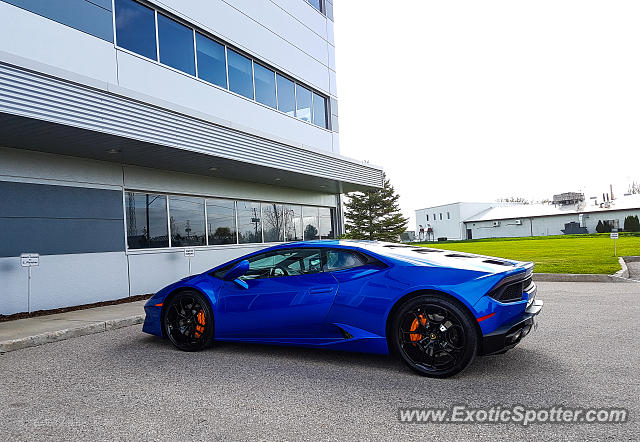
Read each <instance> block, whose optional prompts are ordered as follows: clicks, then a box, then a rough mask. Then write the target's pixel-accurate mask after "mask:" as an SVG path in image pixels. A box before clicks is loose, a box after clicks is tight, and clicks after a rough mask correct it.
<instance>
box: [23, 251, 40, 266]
mask: <svg viewBox="0 0 640 442" xmlns="http://www.w3.org/2000/svg"><path fill="white" fill-rule="evenodd" d="M20 265H22V267H33V266H39V265H40V255H39V254H37V253H23V254H21V255H20Z"/></svg>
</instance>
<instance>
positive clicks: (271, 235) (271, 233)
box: [262, 203, 284, 242]
mask: <svg viewBox="0 0 640 442" xmlns="http://www.w3.org/2000/svg"><path fill="white" fill-rule="evenodd" d="M262 217H263V219H264V242H278V241H282V240H283V238H284V215H283V213H282V204H276V203H263V204H262Z"/></svg>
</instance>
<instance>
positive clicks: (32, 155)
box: [0, 147, 337, 314]
mask: <svg viewBox="0 0 640 442" xmlns="http://www.w3.org/2000/svg"><path fill="white" fill-rule="evenodd" d="M16 186H18V187H21V189H19V191H15V189H14V190H13V191H11V192H9V191H8V189H10V188H12V187H16ZM34 186H35V187H34ZM38 186H42V187H38ZM53 187H56V188H57V189H56V190H60V189H59V188H64V191H63V192H55V193H56V194H57V196H55V198H58V199H59V201H62V203H61V206H65V207H67V208H66V209H64V210H66V211H65V214H66V215H65V216H67V217H69V218H72V217H76V218H81V217H82V216H81V215H82V213H81V212H77V211H76V210H77V209H79V208H80V206H79V204H85V203H86V205H87V210H88V212H91V211H93V212H95V211H96V210H97V211H98V212H99V211H100V210H102V209H104V208H102V209H101V208H99V207H98V208H96V207H90V205H91V204H92V203H91V202H90V201H85V203H82V201H81V200H82V199H83V198H84V197H85V196H86V195H91V194H93V195H102V194H103V192H108V193H107V194H106V195H110V193H109V192H114V191H117V193H118V194H119V195H121V196H120V198H121V201H122V192H123V190H124V189H127V190H143V191H144V190H146V191H151V192H154V191H155V192H163V193H176V194H185V195H196V196H204V197H206V196H211V197H216V196H217V197H226V198H238V199H248V200H257V201H275V202H284V203H296V204H309V205H320V206H327V207H335V205H336V201H337V199H336V197H335V195H332V194H323V193H318V192H309V191H302V190H296V189H290V188H285V187H278V186H266V185H259V184H253V183H247V182H238V181H232V180H224V179H216V178H209V177H203V176H197V175H190V174H181V173H171V172H166V171H159V170H154V169H147V168H141V167H132V166H122V165H120V164H115V163H108V162H101V161H92V160H84V159H79V158H74V157H67V156H62V155H53V154H46V153H39V152H31V151H25V150H19V149H9V148H1V147H0V201H2V204H3V206H2V207H5V208H6V207H9V205H11V207H12V209H11V212H8V211H7V210H3V211H2V213H0V216H5V217H7V216H9V215H10V216H11V217H20V216H24V215H25V214H27V212H29V213H28V215H29V217H28V218H33V217H35V218H39V219H41V220H42V222H45V221H48V220H49V221H52V222H54V223H55V222H59V220H55V219H54V218H55V216H49V217H48V216H46V215H52V214H53V215H56V214H57V215H60V213H61V212H60V210H62V209H63V208H61V207H55V210H57V212H56V213H53V212H51V213H49V212H47V210H46V207H44V206H42V208H41V210H39V211H38V210H37V205H36V204H35V202H34V201H30V200H31V199H35V197H33V195H37V192H36V193H35V194H34V192H33V189H48V190H50V189H52V188H53ZM73 189H76V190H77V192H74V191H73ZM27 190H29V191H30V192H31V193H29V192H26V191H27ZM19 193H22V194H24V195H26V196H25V199H27V201H25V203H24V207H23V209H24V210H25V211H27V212H25V213H21V212H20V208H19V207H17V206H16V204H13V203H15V201H13V200H15V198H14V197H15V196H16V195H18V194H19ZM27 193H29V195H32V197H31V198H30V197H29V195H27ZM45 193H46V192H45ZM43 195H44V193H43ZM65 195H67V196H69V195H76V196H77V195H80V197H78V198H75V197H74V198H73V199H72V200H65ZM10 199H12V201H13V202H12V203H11V204H9V202H7V201H9V200H10ZM74 200H77V201H75V202H74ZM40 203H41V204H45V205H46V201H40ZM72 209H73V210H72ZM52 210H53V209H52ZM119 210H120V211H119V212H118V213H117V217H118V220H117V223H118V225H119V231H120V232H121V235H122V236H121V237H120V238H117V242H118V243H119V244H120V250H113V251H104V250H102V249H101V248H100V247H98V246H99V245H101V244H102V242H101V241H103V239H104V238H97V239H95V240H92V239H93V236H92V235H91V230H88V231H87V232H84V233H85V234H83V235H78V237H77V238H71V239H70V240H72V241H74V240H75V241H77V242H76V243H72V244H71V245H73V246H74V247H76V248H77V249H78V250H76V252H77V251H80V249H83V250H93V253H62V252H60V251H58V252H57V253H53V251H52V250H51V248H50V247H49V243H50V242H55V241H58V240H59V238H55V237H54V238H46V236H45V237H42V234H43V233H44V234H47V233H49V234H51V233H52V232H51V231H50V229H49V228H47V227H46V226H45V227H42V226H40V227H38V229H39V231H38V232H35V234H37V235H40V238H41V241H42V243H41V247H39V246H38V243H34V242H28V241H24V242H23V244H24V247H27V248H28V250H27V249H25V250H19V251H18V249H15V247H14V248H13V249H15V250H13V249H12V251H11V253H13V254H14V255H13V256H4V257H0V314H12V313H16V312H20V311H25V310H26V309H27V298H28V294H29V289H28V283H27V269H26V268H23V267H21V266H20V259H19V253H29V252H32V253H40V254H41V260H40V266H39V267H36V268H33V269H32V279H31V291H30V293H31V295H30V296H31V306H32V310H40V309H51V308H57V307H63V306H69V305H79V304H86V303H91V302H98V301H104V300H110V299H118V298H123V297H127V296H130V295H138V294H146V293H153V292H155V291H157V290H158V289H160V288H162V287H163V286H165V285H166V284H168V283H170V282H173V281H176V280H178V279H180V278H182V277H185V276H188V274H189V260H188V258H186V257H185V256H184V249H183V248H171V249H145V250H126V249H125V246H124V244H125V225H124V220H123V216H124V209H123V207H122V206H119ZM94 215H95V213H94ZM100 216H104V215H100ZM110 217H112V216H106V218H110ZM94 218H96V217H95V216H94ZM69 222H73V220H70V221H69ZM67 233H69V232H67ZM71 233H72V234H74V232H71ZM93 233H94V234H95V235H101V233H100V231H99V229H95V230H94V232H93ZM8 234H9V233H8V232H7V231H6V230H0V242H2V243H5V242H6V243H9V239H8V238H6V235H8ZM20 234H21V235H29V234H30V233H29V231H28V230H26V229H25V230H24V231H22V232H20ZM266 246H268V244H249V245H224V246H202V247H196V256H195V258H193V259H192V261H191V273H197V272H202V271H204V270H206V269H208V268H212V267H215V266H216V265H218V264H221V263H223V262H225V261H227V260H230V259H233V258H236V257H238V256H241V255H243V254H246V253H248V252H251V251H254V250H259V249H261V248H264V247H266ZM5 248H6V247H5Z"/></svg>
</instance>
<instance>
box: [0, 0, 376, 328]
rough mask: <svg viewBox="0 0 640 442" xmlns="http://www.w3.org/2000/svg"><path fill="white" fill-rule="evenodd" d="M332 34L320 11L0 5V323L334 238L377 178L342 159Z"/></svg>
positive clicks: (260, 2)
mask: <svg viewBox="0 0 640 442" xmlns="http://www.w3.org/2000/svg"><path fill="white" fill-rule="evenodd" d="M333 26H334V24H333V0H252V1H250V2H249V1H240V0H207V1H181V0H162V1H160V0H140V1H137V0H65V1H30V0H0V315H7V314H12V313H16V312H22V311H26V310H27V309H28V308H30V309H31V310H40V309H52V308H57V307H63V306H70V305H79V304H87V303H93V302H97V301H104V300H111V299H118V298H123V297H128V296H132V295H139V294H147V293H152V292H155V291H157V290H158V289H159V288H161V287H163V286H164V285H166V284H167V283H170V282H172V281H175V280H177V279H180V278H181V277H184V276H186V275H188V274H189V272H191V273H195V272H202V271H204V270H206V269H208V268H211V267H213V266H215V265H217V264H219V263H222V262H224V261H226V260H229V259H232V258H235V257H237V256H240V255H242V254H245V253H247V252H250V251H254V250H257V249H260V248H263V247H266V246H268V245H269V244H274V243H278V242H283V241H297V240H301V239H323V238H333V237H335V236H336V235H338V234H339V233H341V231H342V228H343V227H342V226H343V215H342V211H341V204H340V200H341V199H340V195H341V194H343V193H345V192H348V191H352V190H364V189H371V188H376V187H380V186H381V185H382V179H383V176H382V170H381V169H380V168H378V167H376V166H372V165H370V164H368V163H364V162H360V161H356V160H352V159H349V158H346V157H344V156H342V155H340V148H339V143H338V100H337V92H336V72H335V50H334V33H333ZM192 250H193V253H194V256H187V255H191V254H192V253H191V251H192ZM185 251H187V253H185ZM23 253H35V254H38V255H39V265H38V266H37V267H32V268H31V279H28V271H27V270H28V269H27V268H26V267H22V266H21V260H20V256H21V255H22V254H23Z"/></svg>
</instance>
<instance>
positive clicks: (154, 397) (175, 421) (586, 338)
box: [0, 283, 640, 440]
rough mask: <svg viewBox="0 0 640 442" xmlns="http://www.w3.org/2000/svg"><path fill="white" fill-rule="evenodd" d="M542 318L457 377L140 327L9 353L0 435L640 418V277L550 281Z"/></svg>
mask: <svg viewBox="0 0 640 442" xmlns="http://www.w3.org/2000/svg"><path fill="white" fill-rule="evenodd" d="M538 287H539V292H538V293H539V294H538V297H539V298H540V299H544V301H545V309H544V310H543V312H542V313H541V314H540V316H539V327H538V329H537V330H536V331H535V332H533V333H532V334H531V335H530V336H529V337H528V338H527V339H526V340H525V341H523V343H522V344H521V345H520V346H518V347H516V348H515V349H514V350H512V351H510V352H508V353H506V354H504V355H498V356H490V357H484V358H479V359H477V360H476V362H475V363H474V364H473V365H472V366H471V367H470V368H469V369H468V370H467V371H465V372H464V373H462V374H461V375H458V376H457V377H454V378H451V379H445V380H434V379H428V378H423V377H420V376H418V375H415V374H413V373H412V372H410V371H409V370H408V369H406V368H405V367H404V365H402V364H401V363H399V362H396V361H394V360H391V359H389V358H386V357H380V356H372V355H359V354H349V353H336V352H329V351H316V350H306V349H292V348H280V347H271V346H269V347H265V346H255V345H237V344H219V345H217V346H216V347H214V348H211V349H209V350H207V351H205V352H201V353H182V352H179V351H175V350H174V349H173V348H172V347H171V346H170V345H169V344H168V343H167V342H164V341H162V340H161V339H157V338H154V337H151V336H147V335H145V334H143V333H141V327H140V326H134V327H128V328H125V329H120V330H115V331H111V332H106V333H101V334H97V335H91V336H84V337H81V338H75V339H71V340H68V341H63V342H57V343H53V344H47V345H44V346H40V347H35V348H29V349H25V350H19V351H14V352H10V353H5V354H3V355H0V367H1V369H2V383H1V393H2V394H1V395H0V397H1V398H2V400H1V401H0V435H1V436H0V438H1V439H2V440H33V439H55V440H69V439H80V438H90V439H105V440H106V439H110V440H125V439H126V440H129V439H132V438H135V439H145V440H151V439H173V440H175V439H187V438H189V439H191V438H193V439H198V440H210V439H213V438H215V439H225V440H248V439H249V440H253V439H261V440H264V439H279V440H283V439H287V440H288V439H296V440H298V439H314V440H315V439H358V440H380V439H405V440H408V439H417V438H425V439H435V440H454V439H455V440H477V439H493V440H516V439H543V440H544V439H547V440H548V439H560V438H562V439H595V440H604V439H615V440H637V437H638V433H639V430H640V425H639V420H638V412H639V411H640V404H639V400H638V398H639V397H640V383H639V380H640V375H639V374H638V372H639V369H640V356H639V355H640V336H639V332H640V327H639V323H640V308H639V305H640V284H612V283H538ZM455 404H469V405H470V406H473V407H489V406H491V405H498V404H499V405H503V406H509V405H514V404H522V405H525V406H531V407H543V406H548V407H550V406H552V405H563V406H573V407H598V408H602V407H626V408H628V409H629V415H630V421H629V422H627V423H622V424H620V423H617V424H615V423H612V424H578V423H575V424H551V423H545V424H541V423H539V424H532V425H529V426H527V427H524V426H522V425H518V424H514V423H509V424H485V425H478V424H475V425H470V424H444V423H443V424H433V423H432V424H405V423H400V422H399V421H398V418H397V414H398V408H399V407H436V406H445V407H446V406H452V405H455Z"/></svg>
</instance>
